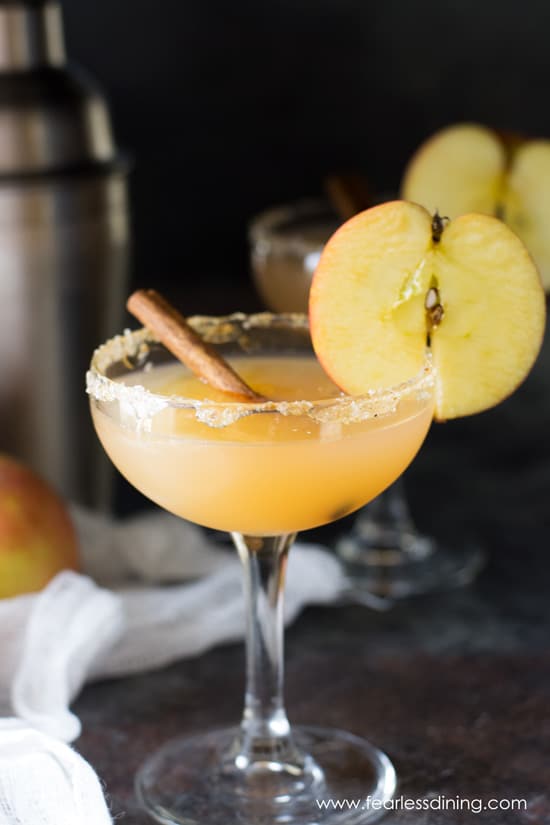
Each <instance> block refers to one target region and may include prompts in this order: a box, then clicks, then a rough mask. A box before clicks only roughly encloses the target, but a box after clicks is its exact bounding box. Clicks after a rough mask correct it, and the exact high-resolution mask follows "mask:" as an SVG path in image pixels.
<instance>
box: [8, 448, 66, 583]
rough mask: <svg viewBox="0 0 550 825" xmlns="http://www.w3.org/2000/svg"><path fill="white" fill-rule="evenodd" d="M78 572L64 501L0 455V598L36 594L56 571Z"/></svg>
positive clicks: (23, 468)
mask: <svg viewBox="0 0 550 825" xmlns="http://www.w3.org/2000/svg"><path fill="white" fill-rule="evenodd" d="M78 567H79V564H78V543H77V537H76V533H75V530H74V527H73V524H72V522H71V519H70V518H69V514H68V512H67V509H66V507H65V505H64V503H63V501H62V500H61V499H60V498H59V496H58V495H57V493H55V492H54V491H53V490H52V488H51V487H49V486H48V484H46V482H44V481H42V479H41V478H39V477H38V476H36V475H35V474H34V473H33V472H32V471H31V470H29V469H28V468H27V467H25V466H24V465H23V464H20V463H19V462H18V461H16V460H15V459H13V458H10V457H9V456H6V455H0V598H8V597H11V596H18V595H20V594H21V593H33V592H36V591H37V590H41V589H42V588H43V587H45V585H46V584H47V583H48V582H49V581H50V579H52V578H53V577H54V576H55V575H56V574H57V573H59V572H60V571H61V570H66V569H70V570H78Z"/></svg>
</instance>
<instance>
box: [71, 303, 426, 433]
mask: <svg viewBox="0 0 550 825" xmlns="http://www.w3.org/2000/svg"><path fill="white" fill-rule="evenodd" d="M187 321H188V323H189V324H190V325H191V326H192V327H193V328H194V329H195V330H196V331H197V332H198V333H199V334H200V335H201V336H202V337H203V339H204V340H205V341H207V342H209V343H218V344H220V343H228V342H231V341H237V340H238V338H239V336H240V335H243V334H246V332H248V331H250V330H253V329H261V328H264V329H265V328H269V327H279V328H285V327H288V329H289V330H292V329H294V330H304V331H307V330H309V323H308V318H307V316H306V315H302V314H299V313H289V314H278V315H277V314H273V313H270V312H262V313H256V314H253V315H245V314H243V313H234V314H232V315H226V316H221V317H216V316H204V315H196V316H193V317H191V318H188V319H187ZM149 343H152V344H154V343H159V341H158V339H157V338H156V336H155V335H154V334H153V333H152V332H151V331H150V330H148V329H146V328H141V329H137V330H134V331H131V330H126V331H125V332H124V333H123V334H122V335H117V336H115V337H114V338H111V339H110V340H108V341H106V342H105V343H104V344H102V345H101V346H100V347H98V348H97V349H96V350H95V352H94V353H93V356H92V361H91V364H90V369H89V370H88V372H87V374H86V391H87V393H88V394H89V395H90V396H91V398H92V399H94V400H95V401H97V402H100V403H101V402H104V403H110V402H113V401H118V402H120V403H121V404H124V408H125V412H126V418H127V417H128V414H131V415H133V416H134V417H135V418H136V420H137V421H144V420H146V419H152V418H153V417H154V416H155V415H156V414H157V413H158V412H160V411H162V410H165V409H168V408H172V409H192V410H194V411H195V415H196V417H197V419H198V420H200V421H202V422H204V423H206V424H209V425H210V426H213V427H223V426H227V425H228V424H232V423H234V422H235V421H237V420H238V419H240V418H243V417H244V416H248V415H252V414H258V413H273V412H277V413H280V414H282V415H307V416H309V417H310V418H312V419H313V420H315V421H317V422H320V423H324V422H338V423H354V422H358V421H362V420H364V419H367V418H378V417H382V416H387V415H391V414H392V413H394V412H395V411H396V409H397V407H398V405H399V404H400V403H401V402H402V401H403V400H405V399H409V398H413V397H415V396H416V397H417V398H422V397H423V396H424V394H426V400H428V399H429V397H430V396H431V394H432V391H433V387H434V370H433V366H432V359H431V355H430V352H429V350H427V351H426V360H425V363H424V366H423V368H422V370H421V371H420V372H419V373H418V374H417V375H416V376H414V377H413V378H411V379H409V380H407V381H405V382H403V383H400V384H398V385H396V386H393V387H388V388H383V389H373V390H369V391H368V392H367V393H364V394H361V395H353V396H352V395H346V394H344V393H342V394H341V395H338V396H332V397H331V398H326V399H315V400H314V401H311V400H307V399H305V400H303V401H264V402H254V403H243V402H241V401H231V400H228V401H209V400H205V399H200V400H199V399H196V398H187V397H185V396H179V395H171V396H166V395H160V394H158V393H155V392H152V391H151V390H148V389H146V388H145V387H143V386H142V385H140V384H125V383H123V382H121V381H118V380H116V379H112V378H109V377H108V376H107V375H106V373H107V370H108V369H109V368H110V367H112V366H113V365H114V364H116V363H118V362H121V361H122V362H123V361H124V360H125V359H128V358H135V357H136V356H139V355H141V354H143V355H144V356H145V355H146V354H147V351H148V344H149ZM174 360H176V359H175V357H174Z"/></svg>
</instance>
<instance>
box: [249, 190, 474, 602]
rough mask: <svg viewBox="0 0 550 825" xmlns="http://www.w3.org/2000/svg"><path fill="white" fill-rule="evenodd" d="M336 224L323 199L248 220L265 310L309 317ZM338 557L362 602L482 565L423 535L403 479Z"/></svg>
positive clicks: (362, 519) (443, 585)
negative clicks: (311, 292)
mask: <svg viewBox="0 0 550 825" xmlns="http://www.w3.org/2000/svg"><path fill="white" fill-rule="evenodd" d="M339 223H340V221H339V220H338V218H337V216H336V215H335V213H334V210H333V209H332V207H331V205H330V204H329V203H328V201H325V200H313V199H310V200H302V201H298V202H296V203H294V204H290V205H288V206H279V207H275V208H273V209H269V210H267V211H266V212H263V213H262V214H260V215H258V216H257V217H256V218H255V219H254V220H253V221H252V223H251V224H250V229H249V240H250V255H251V265H252V274H253V278H254V283H255V284H256V287H257V289H258V292H259V293H260V295H261V297H262V299H263V300H264V301H265V304H266V306H267V307H268V308H269V309H271V310H274V311H276V312H307V305H308V296H309V288H310V286H311V279H312V276H313V273H314V272H315V268H316V266H317V263H318V262H319V258H320V257H321V253H322V251H323V247H324V245H325V243H326V241H327V240H328V239H329V237H330V236H331V235H332V234H333V233H334V232H335V231H336V229H337V228H338V225H339ZM336 551H337V553H338V555H339V556H340V558H341V559H342V561H343V563H344V567H345V569H346V573H347V576H348V581H349V583H350V588H351V589H350V594H349V595H350V596H351V597H352V598H355V599H357V600H359V601H361V600H362V594H364V593H367V594H368V593H373V594H375V595H377V596H384V597H388V598H390V599H396V598H401V597H405V596H410V595H413V594H419V593H427V592H430V591H434V590H442V589H447V588H449V587H453V586H457V585H464V584H468V582H470V581H472V579H474V578H475V576H476V575H477V573H478V572H479V570H480V569H481V567H482V565H483V560H484V555H483V553H482V552H481V551H480V549H479V547H477V546H476V545H473V544H471V543H465V542H462V543H461V545H460V546H458V547H452V548H451V547H446V546H442V545H441V544H440V543H439V542H438V541H436V540H435V539H434V538H433V537H432V536H427V535H423V534H422V533H420V532H419V531H418V530H417V528H416V526H415V524H414V521H413V519H412V516H411V513H410V509H409V505H408V502H407V497H406V494H405V487H404V484H403V480H402V479H401V478H400V479H399V480H397V481H396V482H395V483H394V484H392V485H391V487H389V488H388V489H387V490H385V491H384V492H383V493H382V494H381V495H380V496H378V498H376V499H375V500H374V501H373V502H372V503H371V504H369V505H368V507H366V508H365V509H364V510H362V511H361V512H360V513H359V515H358V517H357V519H356V520H355V523H354V525H353V527H352V528H351V530H349V531H347V532H346V533H344V534H343V535H342V536H341V537H340V539H339V540H338V542H337V544H336ZM366 603H367V604H369V603H370V601H369V600H367V601H366Z"/></svg>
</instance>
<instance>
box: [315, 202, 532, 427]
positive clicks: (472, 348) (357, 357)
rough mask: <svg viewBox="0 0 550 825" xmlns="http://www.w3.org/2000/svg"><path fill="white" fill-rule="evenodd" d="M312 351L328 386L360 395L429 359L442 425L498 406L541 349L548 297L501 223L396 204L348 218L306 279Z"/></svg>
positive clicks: (410, 372) (517, 242)
mask: <svg viewBox="0 0 550 825" xmlns="http://www.w3.org/2000/svg"><path fill="white" fill-rule="evenodd" d="M309 316H310V327H311V337H312V341H313V346H314V349H315V352H316V354H317V357H318V359H319V361H320V362H321V364H322V366H323V368H324V369H325V371H326V372H327V374H328V375H329V376H330V377H331V378H332V380H333V381H334V382H335V383H336V384H337V385H338V386H339V387H340V388H341V389H342V390H344V391H345V392H347V393H350V394H362V393H366V392H367V391H369V390H371V389H381V388H384V387H390V386H394V385H397V384H399V383H401V382H404V381H407V380H408V379H410V378H412V377H413V376H415V375H417V374H418V373H419V372H420V371H421V369H422V367H423V365H424V363H425V358H426V345H427V342H429V345H430V347H431V350H432V357H433V361H434V365H435V372H436V408H435V415H436V418H437V419H439V420H445V419H448V418H456V417H458V416H464V415H470V414H472V413H476V412H480V411H482V410H485V409H488V408H490V407H492V406H494V405H495V404H498V403H499V402H500V401H502V400H503V399H504V398H505V397H506V396H508V395H510V393H512V392H513V391H514V390H515V389H516V387H517V386H518V385H519V384H520V383H521V382H522V381H523V379H524V378H525V377H526V375H527V373H528V372H529V370H530V368H531V366H532V365H533V363H534V361H535V359H536V356H537V353H538V351H539V349H540V346H541V343H542V337H543V333H544V324H545V299H544V291H543V288H542V284H541V281H540V277H539V274H538V272H537V268H536V266H535V265H534V263H533V261H532V259H531V257H530V255H529V253H528V252H527V250H526V248H525V247H524V245H523V243H522V242H521V241H520V240H519V238H518V237H517V236H516V235H515V234H514V233H513V232H512V231H511V230H510V229H509V228H508V227H507V226H505V225H504V224H503V223H502V222H501V221H499V220H497V219H496V218H493V217H490V216H487V215H481V214H470V215H463V216H461V217H459V218H457V219H456V220H453V221H447V220H446V219H442V218H440V217H439V216H438V215H436V216H435V217H432V215H430V213H429V212H428V211H427V210H426V209H424V208H423V207H422V206H419V205H418V204H415V203H408V202H406V201H391V202H389V203H384V204H382V205H381V206H376V207H374V208H372V209H368V210H367V211H365V212H361V213H360V214H359V215H356V216H355V217H354V218H351V220H349V221H347V223H345V224H344V225H343V226H342V227H340V229H339V230H338V231H337V232H336V233H335V234H334V235H333V236H332V238H331V239H330V240H329V241H328V243H327V244H326V246H325V248H324V250H323V254H322V256H321V259H320V261H319V264H318V266H317V269H316V271H315V275H314V278H313V282H312V286H311V292H310V301H309Z"/></svg>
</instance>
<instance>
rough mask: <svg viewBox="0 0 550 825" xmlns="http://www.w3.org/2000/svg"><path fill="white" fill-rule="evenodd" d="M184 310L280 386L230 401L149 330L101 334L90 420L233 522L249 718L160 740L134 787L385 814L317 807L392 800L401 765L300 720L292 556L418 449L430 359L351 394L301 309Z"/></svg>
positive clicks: (117, 445)
mask: <svg viewBox="0 0 550 825" xmlns="http://www.w3.org/2000/svg"><path fill="white" fill-rule="evenodd" d="M190 323H191V325H192V326H193V327H194V328H195V329H196V330H197V331H198V332H199V333H200V334H201V336H202V337H203V339H205V340H206V341H208V342H209V343H211V344H213V345H214V346H216V347H219V349H220V351H221V353H222V354H223V355H224V357H225V358H227V359H228V360H229V362H230V363H231V364H232V365H233V366H234V367H235V368H236V369H237V371H239V372H240V373H241V374H242V376H243V377H244V378H245V380H247V381H248V382H249V383H251V384H252V385H253V386H254V388H255V389H256V390H258V391H259V392H261V393H263V394H264V395H266V396H268V397H269V398H272V399H274V400H273V401H270V402H266V403H262V404H241V403H236V402H231V401H228V400H227V396H224V395H220V394H219V393H217V392H216V391H215V390H212V389H211V388H209V387H207V386H206V385H205V384H204V383H202V382H201V381H199V379H197V378H195V377H194V376H191V375H190V374H189V373H188V371H187V370H186V368H185V367H183V366H182V365H181V364H179V362H177V361H175V359H174V357H173V356H172V355H171V354H170V353H168V352H167V350H166V349H165V348H164V347H163V346H162V345H161V344H159V343H158V342H156V340H155V339H154V336H152V334H151V333H149V332H147V331H146V330H139V331H137V332H133V333H127V334H125V335H123V336H120V337H118V338H115V339H113V340H112V341H109V342H108V343H107V344H105V345H104V346H102V347H100V348H99V349H98V350H97V351H96V352H95V354H94V356H93V360H92V364H91V368H90V371H89V373H88V392H89V394H90V397H91V409H92V415H93V419H94V424H95V427H96V430H97V433H98V436H99V438H100V440H101V442H102V444H103V446H104V448H105V450H106V452H107V453H108V455H109V456H110V458H111V460H112V461H113V463H114V464H115V465H116V466H117V467H118V469H119V470H120V471H121V472H122V474H123V475H124V476H125V477H126V478H127V479H128V480H129V481H130V482H131V483H132V484H133V485H134V486H135V487H137V488H138V489H139V490H141V492H143V493H144V494H145V495H146V496H148V497H149V498H150V499H151V500H153V501H155V502H156V503H157V504H160V505H161V506H162V507H164V508H165V509H167V510H169V511H171V512H173V513H176V514H177V515H179V516H181V517H183V518H186V519H189V520H190V521H194V522H196V523H198V524H202V525H205V526H207V527H211V528H215V529H218V530H228V531H230V532H231V533H232V536H233V540H234V543H235V546H236V548H237V551H238V554H239V556H240V559H241V561H242V567H243V573H244V592H245V599H246V610H247V630H246V645H247V667H246V679H247V683H246V695H245V707H244V715H243V718H242V722H241V725H240V727H237V728H232V729H225V730H218V731H213V732H208V733H205V734H203V735H198V736H193V737H190V738H183V739H176V740H174V741H172V742H170V743H168V744H167V745H165V746H164V747H163V748H161V750H160V751H158V752H157V753H155V754H153V755H152V756H151V757H150V759H149V760H148V761H147V762H146V764H145V765H144V767H143V768H142V769H141V771H140V773H139V775H138V777H137V789H138V794H139V797H140V799H141V801H142V803H143V805H144V806H145V808H146V809H147V810H148V811H149V812H150V813H151V814H152V816H153V817H155V818H156V819H157V820H158V821H159V822H162V823H186V825H191V824H192V823H204V825H227V823H228V822H242V823H254V825H274V824H276V823H281V825H283V823H285V825H305V823H323V825H335V824H336V823H339V825H344V823H346V825H347V823H363V822H367V821H371V819H374V818H376V817H377V816H379V815H380V809H379V808H376V807H375V806H372V807H370V808H368V809H365V810H331V809H325V810H323V809H322V808H321V807H319V805H318V803H317V801H316V800H322V799H327V798H328V797H333V798H339V799H344V798H359V797H361V798H365V799H366V798H367V797H369V796H370V797H371V800H378V801H379V804H382V803H383V802H384V801H385V800H389V799H390V798H391V796H392V794H393V792H394V788H395V773H394V769H393V767H392V765H391V763H390V761H389V760H388V758H387V757H386V756H385V755H384V754H383V753H382V752H381V751H379V750H377V749H376V748H375V747H374V746H373V745H371V744H369V743H368V742H366V741H364V740H362V739H360V738H358V737H356V736H354V735H352V734H349V733H345V732H342V731H339V730H326V729H323V728H315V727H312V728H292V729H291V728H290V726H289V722H288V720H287V716H286V713H285V709H284V704H283V693H282V690H283V588H284V577H285V567H286V559H287V554H288V550H289V548H290V545H291V544H292V541H293V539H294V536H295V533H296V531H297V530H302V529H306V528H311V527H315V526H318V525H320V524H323V523H327V522H330V521H331V520H333V519H336V518H338V517H339V516H341V515H343V514H345V513H347V512H351V511H352V510H354V509H357V508H359V507H361V506H362V505H363V504H365V502H366V501H367V500H369V499H372V498H374V497H375V496H376V495H378V493H379V492H380V491H381V490H382V489H383V488H385V487H387V486H388V485H389V484H390V483H391V482H392V481H393V480H394V479H395V478H396V477H397V476H398V475H399V474H400V473H401V472H402V471H403V470H404V469H405V467H406V466H407V465H408V464H409V462H410V461H411V460H412V458H413V457H414V455H415V453H416V452H417V450H418V449H419V447H420V445H421V443H422V441H423V439H424V437H425V435H426V432H427V430H428V428H429V426H430V422H431V419H432V414H433V375H432V370H431V365H430V362H429V359H428V358H427V361H426V365H425V368H424V370H423V371H422V374H420V375H418V376H417V377H416V378H414V379H413V380H411V381H410V382H408V383H406V384H403V385H401V386H399V387H393V388H389V389H387V390H384V391H376V392H372V393H369V394H367V395H365V396H361V397H353V398H352V397H349V396H344V395H342V394H341V393H339V392H338V390H337V389H336V387H334V385H333V384H331V382H330V381H329V379H328V378H327V377H326V376H325V375H324V373H323V372H322V370H321V368H320V366H319V364H318V362H317V361H316V359H315V356H314V354H313V352H312V348H311V341H310V336H309V329H308V323H307V318H306V317H305V316H300V315H288V316H276V315H268V314H266V313H264V314H260V315H255V316H243V315H235V316H230V317H227V318H220V319H215V318H204V317H203V318H195V319H190ZM361 690H363V688H362V687H361Z"/></svg>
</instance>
